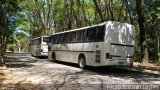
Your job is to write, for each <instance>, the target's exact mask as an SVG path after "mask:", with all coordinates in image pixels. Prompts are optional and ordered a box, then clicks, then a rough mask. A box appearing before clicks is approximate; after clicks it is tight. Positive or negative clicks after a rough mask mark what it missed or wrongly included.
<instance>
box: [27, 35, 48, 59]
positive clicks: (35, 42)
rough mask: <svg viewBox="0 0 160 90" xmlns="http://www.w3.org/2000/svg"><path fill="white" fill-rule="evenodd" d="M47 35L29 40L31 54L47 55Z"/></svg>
mask: <svg viewBox="0 0 160 90" xmlns="http://www.w3.org/2000/svg"><path fill="white" fill-rule="evenodd" d="M48 40H49V37H48V36H41V37H37V38H34V39H32V40H31V42H30V54H31V55H32V56H48V45H47V43H48Z"/></svg>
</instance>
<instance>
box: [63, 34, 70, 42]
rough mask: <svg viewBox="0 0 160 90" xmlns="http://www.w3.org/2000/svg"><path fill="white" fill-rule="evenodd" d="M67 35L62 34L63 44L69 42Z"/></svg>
mask: <svg viewBox="0 0 160 90" xmlns="http://www.w3.org/2000/svg"><path fill="white" fill-rule="evenodd" d="M68 39H69V33H65V34H63V43H67V42H68V41H69V40H68Z"/></svg>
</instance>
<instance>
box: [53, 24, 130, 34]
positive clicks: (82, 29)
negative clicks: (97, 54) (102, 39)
mask: <svg viewBox="0 0 160 90" xmlns="http://www.w3.org/2000/svg"><path fill="white" fill-rule="evenodd" d="M108 22H110V23H114V22H117V21H106V22H103V23H99V24H95V25H92V26H87V27H82V28H77V29H72V30H68V31H62V32H58V33H54V34H52V35H57V34H62V33H67V32H74V31H79V30H83V29H87V28H91V27H97V26H102V25H105V24H107V23H108ZM118 23H121V22H118ZM124 24H128V23H124ZM128 25H130V24H128Z"/></svg>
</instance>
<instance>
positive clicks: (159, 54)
mask: <svg viewBox="0 0 160 90" xmlns="http://www.w3.org/2000/svg"><path fill="white" fill-rule="evenodd" d="M157 39H158V58H159V62H160V50H159V49H160V48H159V47H160V45H159V43H160V40H159V39H160V38H159V36H158V35H157Z"/></svg>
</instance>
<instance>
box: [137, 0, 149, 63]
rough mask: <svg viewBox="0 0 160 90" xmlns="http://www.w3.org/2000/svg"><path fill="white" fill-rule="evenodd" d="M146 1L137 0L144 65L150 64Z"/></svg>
mask: <svg viewBox="0 0 160 90" xmlns="http://www.w3.org/2000/svg"><path fill="white" fill-rule="evenodd" d="M144 5H145V4H144V0H136V6H137V14H138V24H139V28H140V44H141V59H142V63H144V64H146V63H148V47H147V42H146V23H145V17H144Z"/></svg>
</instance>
